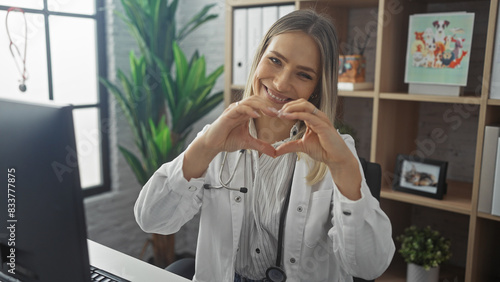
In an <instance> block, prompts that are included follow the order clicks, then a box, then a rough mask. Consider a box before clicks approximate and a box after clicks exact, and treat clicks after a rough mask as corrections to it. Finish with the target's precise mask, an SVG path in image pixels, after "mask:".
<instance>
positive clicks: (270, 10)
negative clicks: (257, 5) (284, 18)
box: [262, 6, 278, 36]
mask: <svg viewBox="0 0 500 282" xmlns="http://www.w3.org/2000/svg"><path fill="white" fill-rule="evenodd" d="M277 20H278V6H266V7H263V8H262V36H264V35H265V34H266V33H267V31H268V30H269V28H270V27H271V26H272V25H273V24H274V23H275V22H276V21H277Z"/></svg>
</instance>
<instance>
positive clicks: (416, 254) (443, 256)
mask: <svg viewBox="0 0 500 282" xmlns="http://www.w3.org/2000/svg"><path fill="white" fill-rule="evenodd" d="M396 239H397V241H399V242H401V249H400V250H399V253H400V254H401V255H402V256H403V258H404V260H405V261H406V263H408V267H407V272H406V281H407V282H424V281H425V282H431V281H436V282H437V281H438V278H439V265H440V264H441V263H443V262H446V261H447V260H448V259H450V257H451V252H450V246H451V242H450V240H448V239H446V238H444V237H443V236H441V234H440V233H439V231H436V230H432V229H431V227H430V226H427V227H425V228H418V227H416V226H414V225H412V226H410V227H408V228H406V229H405V231H404V232H403V234H401V235H399V236H398V237H397V238H396Z"/></svg>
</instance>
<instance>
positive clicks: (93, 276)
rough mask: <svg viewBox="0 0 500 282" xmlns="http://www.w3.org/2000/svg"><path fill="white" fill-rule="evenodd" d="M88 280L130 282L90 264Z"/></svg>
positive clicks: (94, 281) (96, 281)
mask: <svg viewBox="0 0 500 282" xmlns="http://www.w3.org/2000/svg"><path fill="white" fill-rule="evenodd" d="M90 281H92V282H131V281H129V280H127V279H124V278H121V277H119V276H116V275H114V274H112V273H109V272H107V271H105V270H102V269H100V268H97V267H95V266H92V265H91V266H90Z"/></svg>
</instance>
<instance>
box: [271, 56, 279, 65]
mask: <svg viewBox="0 0 500 282" xmlns="http://www.w3.org/2000/svg"><path fill="white" fill-rule="evenodd" d="M269 60H270V61H271V62H273V63H274V64H277V65H281V61H280V60H278V59H277V58H274V57H270V58H269Z"/></svg>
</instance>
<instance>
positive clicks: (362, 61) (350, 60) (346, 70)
mask: <svg viewBox="0 0 500 282" xmlns="http://www.w3.org/2000/svg"><path fill="white" fill-rule="evenodd" d="M365 72H366V58H365V57H364V56H362V55H341V56H340V57H339V76H338V81H339V82H351V83H356V82H364V81H365Z"/></svg>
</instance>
